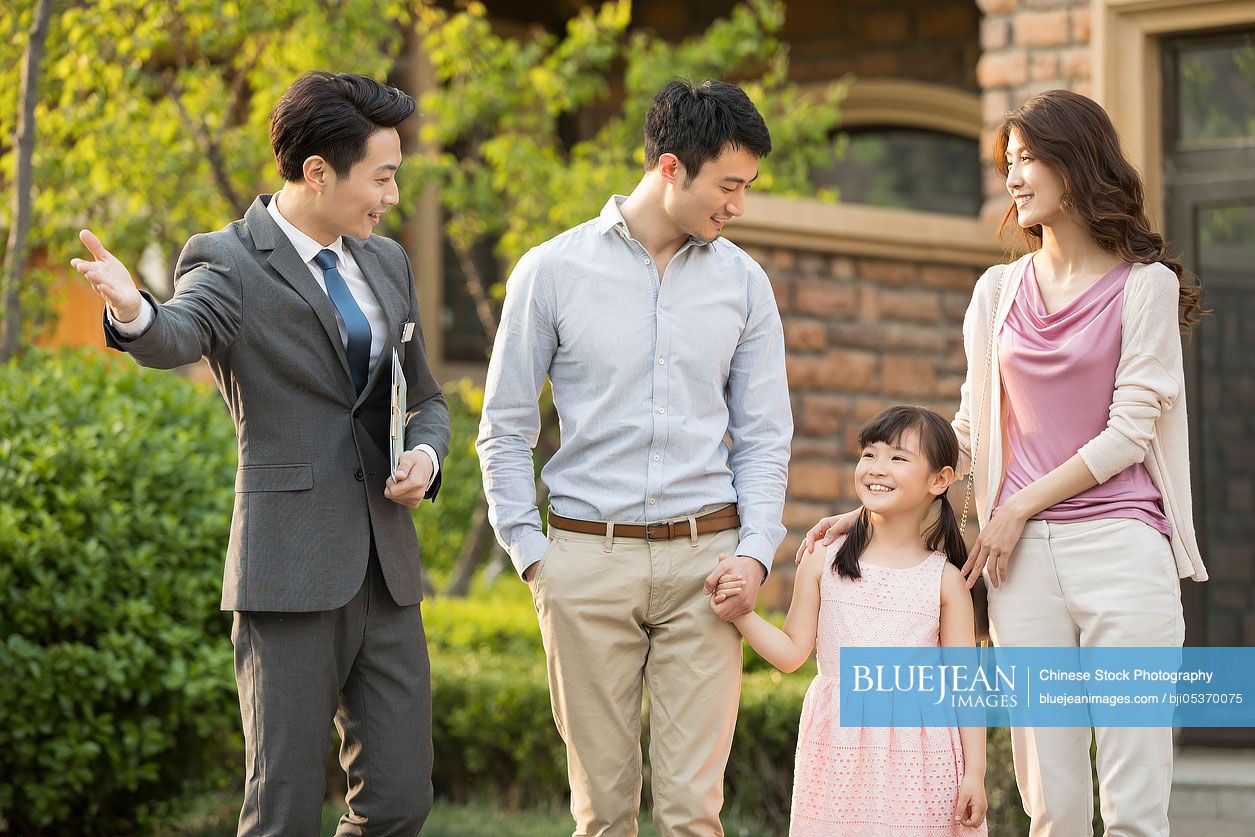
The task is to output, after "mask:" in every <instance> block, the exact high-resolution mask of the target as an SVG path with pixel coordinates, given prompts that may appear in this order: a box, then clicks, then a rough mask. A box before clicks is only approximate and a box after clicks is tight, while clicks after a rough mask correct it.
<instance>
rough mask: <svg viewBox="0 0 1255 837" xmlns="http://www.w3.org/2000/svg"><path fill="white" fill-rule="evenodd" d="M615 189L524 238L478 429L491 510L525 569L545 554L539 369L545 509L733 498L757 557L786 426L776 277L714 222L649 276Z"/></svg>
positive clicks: (572, 513) (584, 515)
mask: <svg viewBox="0 0 1255 837" xmlns="http://www.w3.org/2000/svg"><path fill="white" fill-rule="evenodd" d="M623 200H624V198H623V197H622V196H619V195H616V196H614V197H612V198H611V199H610V200H609V201H607V202H606V205H605V208H603V209H602V211H601V215H600V216H599V217H597V218H595V219H593V220H591V221H588V222H586V223H584V224H581V225H580V226H578V227H575V228H574V229H571V230H567V231H566V232H565V233H563V234H561V235H559V236H557V237H556V238H553V239H551V240H549V241H547V242H545V243H544V244H542V245H540V246H539V247H536V248H534V249H532V250H531V251H529V252H528V253H527V254H526V255H525V256H523V258H522V259H520V260H519V263H518V265H517V266H516V267H515V269H514V272H513V273H512V274H511V276H510V279H509V281H508V283H507V284H506V297H505V307H504V310H503V311H502V314H501V325H500V327H499V329H498V332H497V340H496V344H495V346H494V347H493V353H492V361H491V362H490V364H489V366H488V379H487V385H486V387H485V391H484V410H483V416H482V419H481V421H480V427H479V441H478V442H477V445H476V447H477V448H478V450H479V461H480V467H481V469H482V470H483V475H484V488H485V493H486V494H487V498H488V516H489V520H490V521H491V523H492V525H493V528H494V529H496V532H497V537H498V539H499V540H500V541H501V544H502V546H504V547H505V548H506V549H507V550H508V551H509V553H510V557H511V559H512V560H513V562H514V566H515V568H516V569H517V570H518V572H519V573H520V574H522V573H523V572H524V570H526V569H527V567H529V566H530V565H531V564H533V563H535V562H536V561H538V560H540V558H541V556H542V555H543V554H544V552H545V549H546V547H547V546H548V540H547V539H546V537H545V535H544V532H543V530H542V529H541V522H540V513H539V512H538V510H537V508H536V490H535V483H534V480H533V476H532V474H533V466H532V449H533V448H534V447H535V445H536V441H537V438H538V437H539V434H540V411H539V407H538V404H537V401H538V398H539V395H540V390H541V387H542V386H543V385H544V382H545V378H546V376H548V378H549V380H550V381H551V382H552V386H553V400H554V406H555V407H556V408H557V412H558V418H559V422H560V427H561V443H560V446H559V448H558V451H557V452H556V453H555V454H554V455H553V458H552V459H550V460H549V462H548V464H546V465H545V468H544V470H543V471H542V473H541V478H542V479H543V480H544V481H545V484H546V485H547V486H549V498H550V503H551V505H552V508H553V509H554V510H555V511H556V512H557V513H558V514H561V515H563V516H565V517H574V518H580V519H584V520H598V521H601V520H613V521H616V522H634V523H640V522H654V521H659V520H668V519H672V518H678V517H684V516H687V515H690V514H693V513H695V512H699V511H701V510H708V509H711V508H715V507H717V506H721V505H726V504H728V503H736V504H737V509H738V511H739V513H740V517H741V529H740V544H739V545H738V547H737V554H738V555H748V556H750V557H752V558H755V559H757V560H758V561H760V562H762V564H763V566H764V567H766V568H768V570H769V569H770V567H771V561H772V558H773V556H774V554H775V551H776V547H778V546H779V545H780V541H781V540H782V539H783V538H784V532H785V530H784V526H782V525H781V522H780V517H781V514H782V512H783V509H784V492H785V485H786V482H787V478H788V460H789V445H790V441H791V439H792V435H793V416H792V413H791V411H790V408H789V390H788V381H787V380H786V377H785V366H784V332H783V329H782V327H781V324H780V313H779V311H778V310H777V309H776V301H775V296H774V295H773V294H772V291H771V285H770V283H769V282H768V280H767V275H766V273H764V272H763V269H762V268H761V267H760V266H759V265H758V263H757V262H755V261H754V260H753V259H751V258H750V257H749V256H747V255H746V254H745V253H744V252H743V251H742V250H741V249H740V248H739V247H737V246H736V245H735V244H732V243H731V242H730V241H727V240H725V239H722V238H720V239H716V240H715V241H712V242H702V241H700V240H698V239H695V238H694V239H690V240H689V241H687V242H686V243H685V244H684V245H683V246H682V247H681V248H680V250H679V252H677V253H676V254H675V256H674V258H672V260H671V263H670V264H669V265H668V266H667V267H666V272H665V274H664V275H663V279H662V281H661V282H660V281H659V277H658V270H657V267H656V266H655V265H654V263H653V259H652V258H651V257H650V255H649V252H648V251H647V250H646V249H645V247H644V246H642V245H641V244H640V243H639V242H637V241H636V240H635V239H633V238H632V237H631V234H630V233H629V231H628V228H627V223H626V222H625V221H624V220H623V215H622V213H621V212H620V211H619V204H620V203H621V202H622V201H623ZM725 437H728V438H730V440H731V448H729V446H728V444H727V443H726V442H725Z"/></svg>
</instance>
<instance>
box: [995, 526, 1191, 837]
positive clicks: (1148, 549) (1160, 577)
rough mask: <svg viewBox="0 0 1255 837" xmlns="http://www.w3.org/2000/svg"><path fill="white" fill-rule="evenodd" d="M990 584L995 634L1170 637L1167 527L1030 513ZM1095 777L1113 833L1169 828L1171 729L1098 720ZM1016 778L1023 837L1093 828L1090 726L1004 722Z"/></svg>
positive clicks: (1014, 640) (1107, 640) (1071, 639)
mask: <svg viewBox="0 0 1255 837" xmlns="http://www.w3.org/2000/svg"><path fill="white" fill-rule="evenodd" d="M1008 572H1009V574H1010V579H1009V581H1008V582H1007V583H1005V584H1003V585H1002V587H1000V588H998V589H994V587H993V586H992V585H988V577H986V584H987V585H988V590H989V621H990V633H991V635H992V638H993V640H994V644H995V645H1000V646H1005V647H1015V646H1069V647H1087V646H1176V647H1179V646H1180V645H1181V644H1182V642H1183V641H1184V640H1185V620H1184V618H1183V616H1182V612H1181V585H1180V581H1179V580H1178V578H1177V572H1176V564H1175V562H1174V561H1173V559H1172V550H1171V548H1170V547H1169V545H1168V539H1167V538H1165V537H1164V536H1163V535H1161V534H1160V533H1159V532H1156V531H1155V530H1154V529H1152V528H1151V527H1150V526H1147V525H1146V524H1145V523H1142V522H1141V521H1138V520H1126V519H1119V518H1116V519H1110V520H1095V521H1086V522H1082V523H1054V522H1050V521H1042V520H1030V521H1029V522H1028V525H1027V526H1026V527H1025V529H1024V534H1023V536H1022V537H1021V539H1020V542H1019V544H1018V545H1017V546H1016V548H1015V552H1014V553H1012V556H1011V562H1010V564H1009V565H1008ZM1093 734H1094V737H1095V739H1096V740H1097V744H1098V759H1097V768H1098V789H1099V796H1100V798H1101V802H1102V818H1103V824H1104V827H1105V828H1106V833H1107V834H1108V835H1111V837H1117V836H1118V837H1134V835H1137V837H1151V835H1154V837H1159V835H1166V834H1167V833H1168V796H1169V793H1170V791H1171V789H1172V730H1171V729H1169V728H1164V729H1157V728H1156V729H1147V728H1101V727H1100V728H1096V729H1094V730H1093ZM1011 749H1012V753H1013V756H1014V759H1015V781H1016V784H1017V785H1018V786H1019V789H1020V796H1021V797H1022V798H1023V800H1024V809H1025V811H1026V812H1027V813H1028V815H1029V816H1030V817H1032V827H1031V828H1030V830H1029V834H1030V835H1032V837H1046V835H1049V837H1078V835H1086V834H1093V826H1092V823H1093V819H1094V789H1093V782H1092V780H1091V778H1090V763H1089V751H1090V729H1089V728H1088V727H1082V728H1076V727H1072V728H1045V727H1042V728H1028V727H1013V728H1012V729H1011Z"/></svg>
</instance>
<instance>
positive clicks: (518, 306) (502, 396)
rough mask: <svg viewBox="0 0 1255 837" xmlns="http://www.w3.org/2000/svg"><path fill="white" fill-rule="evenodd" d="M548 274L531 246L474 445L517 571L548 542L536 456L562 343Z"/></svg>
mask: <svg viewBox="0 0 1255 837" xmlns="http://www.w3.org/2000/svg"><path fill="white" fill-rule="evenodd" d="M543 273H544V271H543V269H542V266H541V262H540V259H539V258H538V256H537V254H536V251H534V250H533V251H531V252H529V253H528V254H527V255H525V256H524V257H523V258H522V259H520V260H519V263H518V265H517V266H515V268H514V271H513V273H511V275H510V279H509V281H508V282H507V283H506V296H505V306H504V308H503V310H502V313H501V324H500V326H499V327H498V329H497V338H496V341H495V343H494V344H493V350H492V359H491V360H490V362H489V364H488V377H487V382H486V383H485V386H484V409H483V413H482V415H481V418H480V424H479V438H478V440H477V441H476V444H475V447H476V450H477V451H478V453H479V465H480V470H481V472H482V474H483V479H484V495H485V497H486V498H487V501H488V520H489V523H491V525H492V527H493V529H494V530H495V531H496V533H497V539H498V540H499V541H500V543H501V545H502V546H503V547H504V548H505V549H506V551H507V552H508V553H509V554H510V560H511V561H512V562H513V563H514V568H515V569H516V570H517V571H518V573H519V574H520V575H522V574H523V572H524V571H525V570H526V569H527V568H528V567H529V566H531V565H532V564H534V563H535V562H536V561H539V560H540V558H541V556H542V555H543V554H544V552H545V549H546V547H547V546H548V539H547V538H546V537H545V534H544V531H543V529H542V528H541V522H540V511H539V510H538V509H537V507H536V482H535V476H534V473H535V472H534V465H533V460H532V450H533V449H534V448H535V447H536V442H537V440H538V438H539V436H540V407H539V404H538V400H539V397H540V390H541V387H542V386H543V385H544V382H545V377H546V375H547V373H548V370H549V365H550V363H551V362H552V360H553V356H554V352H555V351H556V349H557V332H556V330H555V325H554V318H553V304H552V303H553V300H552V284H551V283H548V282H545V281H544V278H543Z"/></svg>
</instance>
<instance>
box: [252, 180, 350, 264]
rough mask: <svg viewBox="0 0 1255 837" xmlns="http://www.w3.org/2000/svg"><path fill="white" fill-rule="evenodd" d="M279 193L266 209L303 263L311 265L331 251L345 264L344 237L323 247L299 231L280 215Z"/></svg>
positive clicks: (338, 260) (276, 193) (338, 262)
mask: <svg viewBox="0 0 1255 837" xmlns="http://www.w3.org/2000/svg"><path fill="white" fill-rule="evenodd" d="M279 194H280V193H279V192H275V193H274V195H273V196H271V198H270V203H268V204H266V209H267V210H268V211H269V212H270V217H271V218H274V219H275V223H276V224H278V225H279V229H281V230H283V234H284V235H286V236H287V237H288V241H291V242H292V246H293V247H295V248H296V254H297V255H298V256H300V257H301V261H303V262H305V264H310V263H311V262H313V261H314V256H317V255H318V254H319V253H320V252H322V251H323V250H330V251H331V252H333V253H335V254H336V263H337V264H339V265H344V264H345V259H344V237H343V236H337V237H336V240H335V241H333V242H331V243H330V244H328V245H327V246H326V247H323V246H322V245H321V244H319V243H318V242H317V241H314V239H312V238H310V237H309V236H308V235H306V234H305V233H303V232H301V231H300V230H298V229H297V228H296V227H295V226H293V225H292V222H291V221H289V220H288V219H287V218H284V217H283V215H281V214H280V213H279Z"/></svg>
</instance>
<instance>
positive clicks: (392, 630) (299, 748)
mask: <svg viewBox="0 0 1255 837" xmlns="http://www.w3.org/2000/svg"><path fill="white" fill-rule="evenodd" d="M231 641H232V643H233V644H234V645H235V677H236V684H237V686H238V688H239V692H240V708H241V714H242V716H243V720H244V756H245V760H246V762H247V776H246V779H245V791H244V806H243V808H242V810H241V811H240V825H239V834H240V836H241V837H245V835H247V837H263V835H264V836H265V837H270V836H271V835H291V837H317V835H318V834H319V825H320V819H321V813H322V804H323V795H324V791H325V784H326V763H327V761H326V760H327V750H328V747H329V746H330V739H331V728H330V722H331V721H333V720H334V722H335V725H336V728H337V729H338V730H339V731H340V740H341V742H342V744H341V747H340V764H341V765H342V766H343V768H344V772H345V773H346V774H347V776H348V794H347V796H346V797H345V802H346V803H347V805H348V812H347V813H345V814H344V815H343V816H342V817H341V818H340V824H339V828H338V829H337V832H336V833H337V835H339V837H349V835H354V837H358V836H359V835H360V836H361V837H365V835H369V837H376V836H377V835H378V837H382V836H383V835H405V837H410V836H411V835H414V834H417V833H418V831H419V829H420V828H422V825H423V822H424V820H426V818H427V814H428V812H429V811H430V810H431V803H432V786H431V766H432V743H431V669H430V665H429V662H428V658H427V641H426V636H425V634H424V631H423V618H422V612H421V611H420V610H419V605H417V604H414V605H410V606H408V607H401V606H399V605H397V604H396V602H395V601H394V600H393V598H392V596H391V595H390V594H389V593H388V588H387V585H386V584H385V583H384V579H383V574H382V572H381V570H380V566H379V560H378V558H377V556H376V555H375V550H374V549H373V548H372V549H371V555H370V561H369V564H368V568H367V571H366V579H365V581H364V582H363V584H362V587H361V589H360V590H359V591H358V592H357V594H356V595H354V596H353V598H352V599H350V600H349V602H348V604H346V605H344V606H343V607H340V608H337V609H336V610H327V611H315V612H309V613H279V612H257V611H237V612H236V613H235V623H234V626H233V628H232V631H231Z"/></svg>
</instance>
